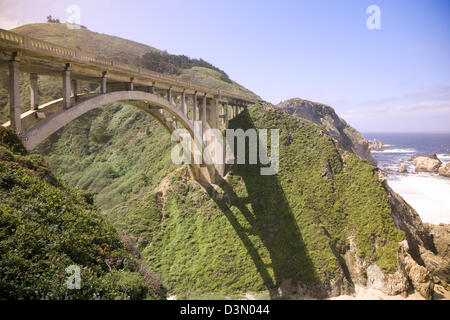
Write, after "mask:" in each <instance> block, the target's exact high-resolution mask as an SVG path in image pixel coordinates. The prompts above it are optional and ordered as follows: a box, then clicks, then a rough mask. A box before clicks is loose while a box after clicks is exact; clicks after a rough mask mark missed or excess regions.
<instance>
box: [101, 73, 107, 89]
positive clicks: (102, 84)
mask: <svg viewBox="0 0 450 320" xmlns="http://www.w3.org/2000/svg"><path fill="white" fill-rule="evenodd" d="M106 74H107V72H106V71H104V72H103V73H102V80H101V82H100V93H101V94H106V92H107V91H108V89H107V81H108V78H107V77H106Z"/></svg>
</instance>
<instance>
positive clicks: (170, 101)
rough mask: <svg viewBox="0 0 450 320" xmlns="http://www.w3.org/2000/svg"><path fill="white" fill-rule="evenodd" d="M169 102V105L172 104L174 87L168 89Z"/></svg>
mask: <svg viewBox="0 0 450 320" xmlns="http://www.w3.org/2000/svg"><path fill="white" fill-rule="evenodd" d="M167 100H168V101H169V103H172V87H170V88H169V89H167Z"/></svg>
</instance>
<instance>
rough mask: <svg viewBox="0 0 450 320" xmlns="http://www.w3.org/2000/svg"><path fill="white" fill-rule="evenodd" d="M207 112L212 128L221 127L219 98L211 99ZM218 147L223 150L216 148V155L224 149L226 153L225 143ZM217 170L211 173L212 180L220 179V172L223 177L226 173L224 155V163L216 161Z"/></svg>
mask: <svg viewBox="0 0 450 320" xmlns="http://www.w3.org/2000/svg"><path fill="white" fill-rule="evenodd" d="M207 110H208V111H207V112H208V114H209V121H208V125H209V128H211V129H219V130H220V129H221V126H220V112H219V100H218V99H216V98H213V99H211V103H210V104H209V105H208V107H207ZM218 148H222V150H217V149H216V150H215V151H214V154H215V155H216V152H220V151H222V154H223V155H225V153H224V150H225V144H223V145H222V146H218ZM214 167H215V172H214V173H211V174H210V177H211V180H212V181H214V182H217V181H218V178H219V177H216V174H218V175H219V176H220V177H223V176H224V174H225V163H224V157H223V159H222V163H215V164H214Z"/></svg>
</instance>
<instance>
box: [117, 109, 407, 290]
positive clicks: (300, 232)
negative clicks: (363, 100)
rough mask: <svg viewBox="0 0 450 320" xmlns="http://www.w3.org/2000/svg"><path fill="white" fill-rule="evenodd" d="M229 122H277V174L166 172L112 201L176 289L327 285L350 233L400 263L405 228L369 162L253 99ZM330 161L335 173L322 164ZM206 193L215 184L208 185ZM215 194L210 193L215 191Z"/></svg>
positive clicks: (376, 254) (388, 264)
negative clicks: (162, 178)
mask: <svg viewBox="0 0 450 320" xmlns="http://www.w3.org/2000/svg"><path fill="white" fill-rule="evenodd" d="M232 126H235V127H244V128H245V127H252V126H255V127H266V128H271V127H272V128H279V129H280V130H281V141H280V145H281V150H280V154H281V157H280V166H281V168H280V174H279V175H278V176H260V175H259V168H258V166H250V165H239V166H235V167H234V168H233V170H232V172H231V174H230V176H229V179H228V181H227V182H224V183H223V184H222V185H221V187H222V189H223V190H224V192H223V193H222V194H219V195H216V196H214V197H210V196H209V195H208V194H206V193H205V192H204V191H203V190H202V189H200V188H199V187H198V185H197V184H195V183H193V182H192V181H189V180H188V179H185V178H183V177H184V176H185V175H184V173H183V171H182V170H179V171H176V172H175V173H174V174H173V175H171V176H170V178H169V179H170V182H169V183H165V184H167V186H168V188H167V190H165V191H164V192H161V191H160V190H159V189H157V190H156V191H154V192H151V191H152V190H151V188H148V189H147V190H145V192H143V193H142V195H141V196H138V197H136V198H135V199H133V200H130V201H129V202H127V203H123V204H121V205H119V206H117V207H116V208H114V209H113V210H112V212H111V213H110V215H109V216H110V217H111V219H112V221H113V222H114V224H115V225H116V226H117V227H118V228H121V229H124V230H126V231H127V232H129V233H130V234H132V235H133V236H135V237H136V238H137V239H138V244H139V248H140V249H141V250H142V252H143V257H144V258H145V259H146V260H147V262H148V265H149V266H150V267H151V268H153V269H154V270H157V272H158V273H159V274H160V275H161V277H162V280H163V282H164V284H165V285H166V286H167V287H168V288H169V290H170V292H171V293H173V294H176V295H177V296H180V297H190V298H193V297H194V298H196V297H205V296H206V297H211V294H214V295H212V297H222V296H235V295H238V294H243V293H245V292H248V291H253V292H261V291H267V290H269V292H270V294H271V296H272V297H275V296H277V294H276V293H275V290H274V289H275V288H277V287H279V286H281V287H283V286H286V283H289V284H290V286H291V289H290V290H287V291H285V292H284V294H295V293H296V290H297V289H292V288H298V286H297V285H299V286H305V285H309V287H310V288H314V290H310V294H315V295H317V296H321V295H324V292H325V291H327V290H328V289H329V288H330V283H331V282H332V281H333V280H336V279H339V278H342V277H343V274H342V270H341V269H340V266H339V263H338V258H340V257H341V256H342V255H343V254H344V253H345V251H347V250H348V247H349V242H348V237H349V236H353V237H354V239H355V242H356V244H357V247H358V250H359V251H358V254H359V255H360V256H361V257H363V258H364V259H366V260H367V261H369V262H376V263H377V264H378V265H379V266H380V267H382V269H383V270H384V271H385V272H390V271H394V270H395V269H396V267H397V251H398V241H400V240H401V239H403V237H404V235H403V233H402V232H400V231H399V230H397V229H396V228H395V226H394V224H393V221H392V218H391V213H390V209H389V205H388V200H387V195H386V192H385V190H384V189H383V188H382V186H381V185H380V183H379V182H378V180H377V175H376V172H374V168H373V167H372V166H371V165H370V164H368V163H367V162H366V161H361V160H360V159H359V158H357V157H356V156H354V155H353V154H348V153H345V154H344V153H343V152H342V151H341V150H338V149H336V147H335V145H334V143H333V141H332V140H331V139H330V138H329V137H328V136H327V135H323V134H322V133H321V130H320V129H319V128H318V127H317V126H315V125H312V124H311V123H308V122H306V121H301V120H296V119H293V118H292V117H290V116H288V115H285V114H283V113H281V112H280V111H277V110H274V109H273V108H269V107H267V108H263V109H262V108H261V107H260V106H258V107H253V108H251V109H250V114H242V115H241V116H240V117H239V118H237V119H235V120H233V121H232ZM327 166H329V167H330V168H331V171H332V172H333V176H334V177H333V178H332V179H329V178H327V177H326V176H323V175H322V173H323V172H324V170H325V169H326V168H327ZM211 194H212V193H211ZM214 199H215V200H214Z"/></svg>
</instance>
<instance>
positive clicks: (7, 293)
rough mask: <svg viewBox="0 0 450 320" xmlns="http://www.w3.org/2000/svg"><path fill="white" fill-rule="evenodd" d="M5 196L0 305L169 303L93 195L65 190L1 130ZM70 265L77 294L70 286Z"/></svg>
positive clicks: (0, 174)
mask: <svg viewBox="0 0 450 320" xmlns="http://www.w3.org/2000/svg"><path fill="white" fill-rule="evenodd" d="M0 194H1V197H0V255H1V259H0V299H155V298H156V299H161V298H164V296H165V294H164V291H163V290H162V286H161V283H160V282H159V280H158V278H157V277H156V276H155V275H154V274H153V273H152V272H150V271H149V270H148V269H147V267H146V266H145V265H144V264H143V263H142V262H141V261H140V260H138V259H136V257H134V256H133V255H132V254H131V253H129V252H128V251H127V250H126V248H127V247H126V245H125V244H124V243H123V242H122V241H121V239H120V238H119V235H118V233H117V231H116V230H115V229H114V227H113V226H112V225H111V224H110V223H109V222H108V221H107V220H106V218H105V217H104V216H103V215H102V214H101V213H100V212H98V211H97V209H96V208H95V207H94V205H93V198H92V196H91V195H90V194H89V193H86V192H83V191H80V190H77V189H74V188H68V187H65V186H64V185H62V184H61V183H60V182H59V181H58V179H56V178H55V177H54V176H53V175H52V174H51V173H50V171H49V169H48V167H47V165H46V163H45V161H44V159H43V158H42V157H41V156H39V155H30V154H28V153H27V152H26V151H25V149H24V148H23V146H22V144H21V142H20V140H19V139H18V137H17V136H16V135H15V134H14V133H12V132H11V131H9V130H6V129H4V128H2V127H0ZM122 237H124V238H126V237H125V236H123V235H122ZM73 265H76V266H78V267H79V268H80V276H81V283H80V286H81V288H79V289H70V288H68V287H67V286H66V279H67V278H68V276H69V275H68V274H67V272H66V268H68V267H70V266H73Z"/></svg>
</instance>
